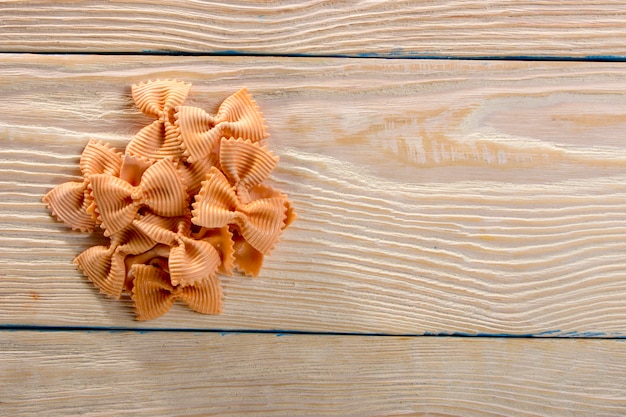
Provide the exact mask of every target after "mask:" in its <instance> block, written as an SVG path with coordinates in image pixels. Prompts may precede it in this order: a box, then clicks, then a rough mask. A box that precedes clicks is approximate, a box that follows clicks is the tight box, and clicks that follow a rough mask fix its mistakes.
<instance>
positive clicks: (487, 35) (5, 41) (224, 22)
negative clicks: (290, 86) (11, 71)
mask: <svg viewBox="0 0 626 417" xmlns="http://www.w3.org/2000/svg"><path fill="white" fill-rule="evenodd" d="M625 41H626V5H625V4H624V2H622V1H619V0H593V1H585V2H562V1H541V2H527V1H521V0H515V1H490V2H488V3H485V2H484V1H458V0H453V1H426V2H410V1H408V2H407V1H401V2H400V1H384V0H374V1H358V2H352V1H349V2H330V1H319V0H309V1H299V2H293V1H286V0H284V1H263V2H243V1H237V2H228V1H216V2H211V3H205V2H200V1H193V0H186V1H177V2H170V1H165V0H153V1H151V2H143V1H142V2H137V1H115V2H104V3H102V2H94V1H87V0H83V1H68V0H66V1H54V2H51V1H47V0H38V1H25V0H17V1H13V0H4V1H2V2H0V51H2V52H79V53H92V52H105V53H111V52H132V53H142V52H192V53H237V54H240V53H246V54H249V53H255V54H270V55H275V54H311V55H350V56H386V57H424V56H426V57H429V56H430V57H435V56H436V57H486V56H499V57H520V56H522V57H524V56H534V57H546V56H547V57H578V58H582V57H598V56H600V57H603V58H607V57H608V58H609V59H610V58H613V57H622V58H623V57H624V56H626V50H625V49H624V44H626V42H625Z"/></svg>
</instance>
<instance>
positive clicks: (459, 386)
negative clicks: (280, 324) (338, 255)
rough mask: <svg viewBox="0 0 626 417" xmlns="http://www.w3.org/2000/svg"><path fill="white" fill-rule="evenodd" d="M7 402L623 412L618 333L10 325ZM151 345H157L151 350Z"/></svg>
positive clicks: (115, 411) (137, 407)
mask: <svg viewBox="0 0 626 417" xmlns="http://www.w3.org/2000/svg"><path fill="white" fill-rule="evenodd" d="M0 352H2V353H1V354H0V358H2V360H0V372H1V374H2V378H0V392H1V393H2V398H1V400H0V401H1V405H2V406H1V407H0V415H2V416H11V417H16V416H32V415H46V416H50V417H53V416H63V417H66V416H74V415H81V416H102V417H104V416H115V417H117V416H225V415H228V416H240V415H263V416H294V415H297V416H306V415H314V416H336V415H342V416H359V417H361V416H426V415H428V416H432V415H436V416H481V417H482V416H546V415H554V416H556V415H567V416H588V415H602V416H621V415H623V412H624V410H625V409H626V388H625V387H626V365H625V363H626V353H625V351H624V348H623V342H621V341H615V340H613V341H610V340H564V339H561V340H559V339H530V340H526V339H498V338H487V339H483V338H441V337H437V338H423V337H418V338H403V337H367V336H366V337H347V336H326V337H319V336H307V335H300V336H282V337H277V336H275V335H272V334H225V335H220V334H217V333H213V334H212V333H204V334H202V333H169V332H164V333H163V332H156V333H154V332H148V333H145V334H143V333H133V332H112V333H111V332H89V333H84V332H26V331H23V332H3V333H2V334H1V336H0ZM146 352H150V354H149V355H147V354H146Z"/></svg>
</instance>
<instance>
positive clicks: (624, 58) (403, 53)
mask: <svg viewBox="0 0 626 417" xmlns="http://www.w3.org/2000/svg"><path fill="white" fill-rule="evenodd" d="M259 18H260V19H261V18H262V16H259ZM141 53H142V54H146V55H163V56H237V57H245V56H250V57H275V58H370V59H434V60H460V61H541V62H547V61H557V62H559V61H563V62H626V55H587V56H582V57H572V56H560V55H483V56H455V55H442V54H436V53H435V54H430V53H425V52H411V51H407V50H405V49H404V48H400V47H397V48H392V49H390V50H389V51H387V52H355V53H341V54H310V53H284V54H281V53H277V54H273V53H267V52H254V51H242V50H237V49H222V50H216V51H205V52H188V51H176V50H168V49H144V50H142V51H141ZM113 54H114V53H113Z"/></svg>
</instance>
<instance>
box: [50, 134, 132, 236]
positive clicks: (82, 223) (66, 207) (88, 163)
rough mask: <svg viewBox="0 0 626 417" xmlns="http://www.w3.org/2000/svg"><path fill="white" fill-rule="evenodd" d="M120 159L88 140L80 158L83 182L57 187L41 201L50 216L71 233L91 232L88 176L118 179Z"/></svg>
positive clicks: (104, 146)
mask: <svg viewBox="0 0 626 417" xmlns="http://www.w3.org/2000/svg"><path fill="white" fill-rule="evenodd" d="M121 162H122V155H121V153H119V152H116V151H115V150H114V149H112V148H111V147H110V146H109V145H107V144H103V143H102V142H96V141H95V140H93V139H92V140H90V141H89V143H88V144H87V146H86V147H85V149H84V151H83V153H82V155H81V158H80V170H81V172H82V174H83V181H81V182H78V181H71V182H66V183H63V184H60V185H58V186H56V187H55V188H54V189H52V190H51V191H49V192H48V193H47V194H46V195H45V196H44V197H43V202H44V203H46V205H47V206H48V208H49V209H50V211H51V212H52V214H53V215H54V216H55V217H57V218H58V219H59V220H61V221H62V222H63V223H65V224H66V225H67V226H69V227H71V228H72V229H74V230H79V231H81V232H90V233H91V232H93V230H94V228H95V227H96V225H97V222H96V218H95V216H93V214H92V213H93V207H92V205H93V198H92V196H91V192H90V189H89V184H90V181H91V176H92V175H95V174H108V175H117V174H118V173H119V170H120V166H121Z"/></svg>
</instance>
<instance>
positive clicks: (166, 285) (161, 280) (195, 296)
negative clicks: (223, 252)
mask: <svg viewBox="0 0 626 417" xmlns="http://www.w3.org/2000/svg"><path fill="white" fill-rule="evenodd" d="M132 274H133V275H134V280H133V282H134V285H133V290H132V299H133V301H134V303H135V312H136V313H137V320H151V319H155V318H157V317H160V316H162V315H163V314H165V313H167V312H168V311H169V310H170V308H171V307H172V305H173V304H174V302H175V301H176V300H181V301H183V302H184V303H185V304H187V305H188V306H189V308H191V309H192V310H194V311H197V312H198V313H203V314H219V313H221V312H222V298H223V295H222V288H221V287H220V285H219V282H218V281H217V280H208V281H205V282H203V283H201V284H197V285H194V286H188V287H178V286H173V285H172V284H171V282H170V278H169V275H168V274H167V272H165V271H163V270H162V269H160V268H155V267H153V266H150V265H135V266H133V267H132Z"/></svg>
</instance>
